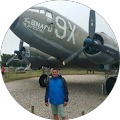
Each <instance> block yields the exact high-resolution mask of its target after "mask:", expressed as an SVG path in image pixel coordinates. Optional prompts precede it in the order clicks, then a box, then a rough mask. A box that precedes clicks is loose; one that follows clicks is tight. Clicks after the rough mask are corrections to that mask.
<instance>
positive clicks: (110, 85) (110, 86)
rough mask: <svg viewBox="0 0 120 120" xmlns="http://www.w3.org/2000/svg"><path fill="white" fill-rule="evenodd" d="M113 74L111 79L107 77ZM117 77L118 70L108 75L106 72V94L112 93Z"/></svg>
mask: <svg viewBox="0 0 120 120" xmlns="http://www.w3.org/2000/svg"><path fill="white" fill-rule="evenodd" d="M112 74H114V75H113V76H112V77H109V75H112ZM117 76H118V70H116V71H115V72H112V73H110V74H109V73H108V72H106V73H105V79H106V85H105V86H106V92H107V94H110V92H111V91H112V89H113V87H114V85H115V82H116V79H117Z"/></svg>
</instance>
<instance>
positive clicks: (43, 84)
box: [39, 74, 47, 87]
mask: <svg viewBox="0 0 120 120" xmlns="http://www.w3.org/2000/svg"><path fill="white" fill-rule="evenodd" d="M39 84H40V86H41V87H46V84H47V75H46V74H43V75H41V76H40V78H39Z"/></svg>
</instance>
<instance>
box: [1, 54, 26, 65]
mask: <svg viewBox="0 0 120 120" xmlns="http://www.w3.org/2000/svg"><path fill="white" fill-rule="evenodd" d="M13 56H15V54H4V53H3V54H2V55H1V66H4V67H9V66H13V67H19V66H21V62H19V60H13V61H12V62H11V63H9V64H8V65H6V62H8V61H9V60H10V59H11V58H12V57H13ZM15 59H18V57H17V56H16V58H15ZM22 66H25V64H22Z"/></svg>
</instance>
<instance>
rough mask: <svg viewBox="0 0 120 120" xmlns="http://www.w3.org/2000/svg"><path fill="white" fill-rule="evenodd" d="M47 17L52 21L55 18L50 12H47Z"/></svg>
mask: <svg viewBox="0 0 120 120" xmlns="http://www.w3.org/2000/svg"><path fill="white" fill-rule="evenodd" d="M46 16H47V17H48V18H50V19H52V18H53V16H52V13H51V12H49V11H46Z"/></svg>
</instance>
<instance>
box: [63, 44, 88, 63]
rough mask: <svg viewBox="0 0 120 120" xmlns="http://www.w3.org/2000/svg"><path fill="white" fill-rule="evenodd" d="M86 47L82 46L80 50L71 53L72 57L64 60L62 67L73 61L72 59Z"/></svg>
mask: <svg viewBox="0 0 120 120" xmlns="http://www.w3.org/2000/svg"><path fill="white" fill-rule="evenodd" d="M86 47H87V45H86V46H84V47H82V48H81V49H79V50H78V51H76V52H75V53H73V54H72V55H70V56H69V57H68V58H67V59H66V60H64V61H63V63H62V64H63V65H66V64H67V63H68V62H70V61H71V60H73V59H74V58H76V57H77V56H78V55H79V54H80V53H81V52H82V51H83V50H84V49H85V48H86Z"/></svg>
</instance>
